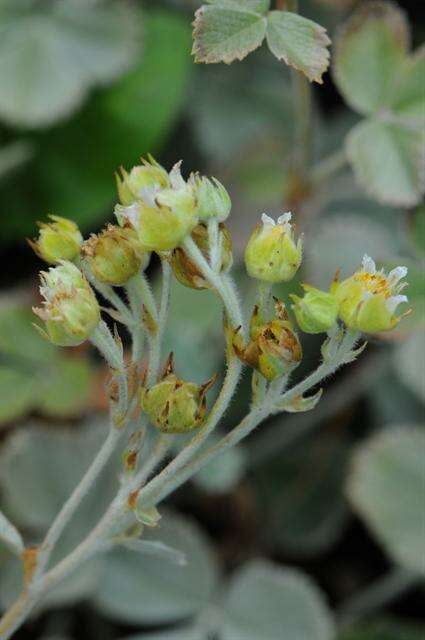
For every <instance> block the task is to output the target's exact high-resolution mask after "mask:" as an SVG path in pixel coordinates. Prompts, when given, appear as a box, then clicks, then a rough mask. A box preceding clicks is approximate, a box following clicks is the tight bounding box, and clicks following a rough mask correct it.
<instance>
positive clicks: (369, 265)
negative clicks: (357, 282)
mask: <svg viewBox="0 0 425 640" xmlns="http://www.w3.org/2000/svg"><path fill="white" fill-rule="evenodd" d="M362 268H363V271H366V273H371V274H373V273H376V264H375V261H374V260H373V259H372V258H369V256H367V255H366V254H365V255H364V256H363V260H362Z"/></svg>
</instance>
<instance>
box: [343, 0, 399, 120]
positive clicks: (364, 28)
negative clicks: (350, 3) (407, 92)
mask: <svg viewBox="0 0 425 640" xmlns="http://www.w3.org/2000/svg"><path fill="white" fill-rule="evenodd" d="M409 40H410V37H409V26H408V23H407V20H406V17H405V14H404V12H403V11H402V10H401V9H400V8H399V7H397V6H396V5H395V4H392V3H390V2H379V1H378V2H367V3H365V4H362V5H361V6H360V7H359V9H357V11H355V12H354V13H353V14H352V16H351V17H350V18H349V20H348V21H347V22H346V23H345V25H344V26H343V28H342V29H341V31H340V33H339V35H338V36H337V38H336V41H335V52H334V63H333V74H334V78H335V82H336V84H337V86H338V88H339V90H340V91H341V93H342V94H343V96H344V98H345V100H346V101H347V103H348V104H349V105H350V106H351V107H352V108H353V109H355V110H357V111H360V112H361V113H364V114H371V113H374V112H375V111H377V110H378V109H379V108H381V107H383V106H388V105H389V104H390V103H391V102H392V100H393V98H394V96H395V95H396V91H398V82H399V78H400V75H401V73H402V70H403V65H404V60H405V56H406V54H407V51H408V47H409Z"/></svg>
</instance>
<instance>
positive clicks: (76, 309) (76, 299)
mask: <svg viewBox="0 0 425 640" xmlns="http://www.w3.org/2000/svg"><path fill="white" fill-rule="evenodd" d="M40 279H41V286H40V293H41V295H42V296H43V298H44V301H43V307H42V308H38V309H37V308H34V309H33V311H34V313H35V314H36V315H37V316H38V317H39V318H41V319H42V320H44V323H45V329H46V331H45V332H44V331H43V330H41V331H42V333H43V335H44V336H45V337H47V338H48V339H49V340H50V341H51V342H53V344H56V345H58V346H60V347H74V346H77V345H79V344H81V343H83V342H84V341H85V340H87V338H89V337H90V335H91V334H92V332H93V331H94V329H95V328H96V326H97V325H98V323H99V320H100V308H99V304H98V302H97V299H96V296H95V294H94V292H93V290H92V288H91V287H90V285H89V283H88V282H87V280H86V278H85V277H84V275H83V274H82V273H81V271H80V270H79V269H78V267H76V266H75V265H74V264H72V262H66V261H63V262H62V263H61V264H60V265H59V266H57V267H53V268H51V269H49V271H48V272H43V271H42V272H41V274H40Z"/></svg>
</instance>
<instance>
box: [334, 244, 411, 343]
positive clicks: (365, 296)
mask: <svg viewBox="0 0 425 640" xmlns="http://www.w3.org/2000/svg"><path fill="white" fill-rule="evenodd" d="M406 275H407V268H406V267H397V268H396V269H393V270H392V271H390V273H389V274H388V275H386V274H385V272H384V270H383V269H381V270H380V271H377V269H376V265H375V262H374V261H373V260H372V258H369V257H368V256H364V258H363V262H362V266H361V268H360V269H359V270H358V271H356V272H355V273H354V274H353V275H352V276H350V277H349V278H347V279H346V280H343V281H342V282H338V280H336V281H335V282H334V283H333V285H332V287H331V291H332V292H333V293H334V295H335V297H336V299H337V300H338V302H339V305H340V307H339V315H340V317H341V320H342V321H343V322H344V323H345V325H346V326H347V327H348V328H349V329H353V330H356V331H363V332H364V333H377V332H380V331H388V330H390V329H393V328H394V327H395V326H396V325H397V324H398V323H399V321H400V320H401V318H402V317H403V316H404V315H406V314H402V315H401V316H398V315H396V313H395V312H396V309H397V307H398V305H399V304H401V303H403V302H407V297H406V296H405V295H400V292H401V291H402V290H403V289H404V287H405V286H407V283H400V280H401V279H402V278H404V277H405V276H406ZM406 313H409V312H406Z"/></svg>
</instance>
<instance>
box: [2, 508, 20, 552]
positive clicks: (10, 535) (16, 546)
mask: <svg viewBox="0 0 425 640" xmlns="http://www.w3.org/2000/svg"><path fill="white" fill-rule="evenodd" d="M0 542H1V543H4V544H5V545H6V546H7V547H8V548H9V549H10V550H11V551H12V552H13V553H16V555H18V556H20V555H21V553H22V551H23V550H24V543H23V541H22V538H21V534H20V533H19V531H18V530H17V529H16V527H15V526H14V525H13V524H12V523H11V522H10V520H8V519H7V518H6V516H5V515H4V513H2V512H1V511H0Z"/></svg>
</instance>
